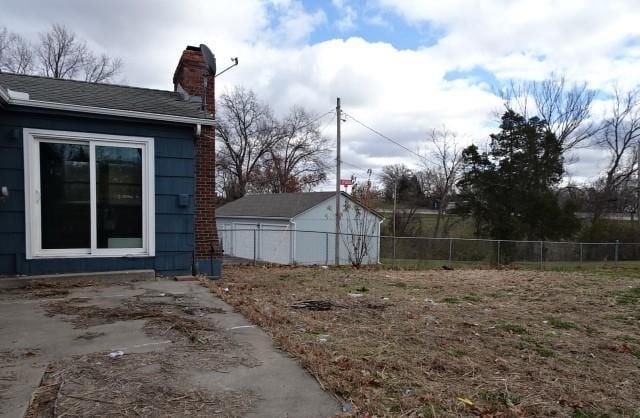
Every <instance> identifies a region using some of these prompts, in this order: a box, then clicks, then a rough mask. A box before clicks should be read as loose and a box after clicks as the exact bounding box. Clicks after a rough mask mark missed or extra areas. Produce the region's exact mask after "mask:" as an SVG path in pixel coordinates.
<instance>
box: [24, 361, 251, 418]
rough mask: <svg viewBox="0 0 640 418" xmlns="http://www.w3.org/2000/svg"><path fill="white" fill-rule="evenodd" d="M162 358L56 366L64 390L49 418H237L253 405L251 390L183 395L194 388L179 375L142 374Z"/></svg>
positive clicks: (199, 391)
mask: <svg viewBox="0 0 640 418" xmlns="http://www.w3.org/2000/svg"><path fill="white" fill-rule="evenodd" d="M165 357H166V356H164V355H163V354H162V353H159V352H150V353H132V354H128V355H127V356H124V357H122V358H119V359H118V360H112V359H108V360H106V362H105V361H104V360H103V359H104V356H103V355H101V354H99V353H98V354H91V355H87V356H76V357H74V358H72V359H69V360H66V361H62V362H60V363H59V364H58V367H59V369H60V370H64V386H62V387H61V389H60V390H59V393H58V394H57V411H56V412H57V413H56V415H51V416H167V417H168V416H193V417H210V416H224V417H238V416H243V415H245V414H246V413H247V412H248V411H249V409H250V408H251V406H252V405H253V403H254V402H255V400H256V399H257V397H256V394H255V393H254V392H253V391H250V390H226V391H220V392H215V393H213V392H209V391H205V390H202V389H199V388H198V387H195V388H194V389H187V388H190V387H191V388H193V385H190V384H186V382H187V380H186V376H183V375H182V374H180V370H175V369H166V368H164V367H160V369H159V371H158V372H157V373H154V374H153V375H150V374H149V373H147V372H145V368H147V367H149V366H152V365H155V364H163V362H164V360H165ZM193 361H198V360H197V357H196V358H194V359H193ZM34 417H35V416H34Z"/></svg>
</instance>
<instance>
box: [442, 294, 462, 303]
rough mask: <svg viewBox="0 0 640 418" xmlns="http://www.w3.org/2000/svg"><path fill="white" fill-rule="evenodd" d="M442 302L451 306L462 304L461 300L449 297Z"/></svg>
mask: <svg viewBox="0 0 640 418" xmlns="http://www.w3.org/2000/svg"><path fill="white" fill-rule="evenodd" d="M442 301H443V302H444V303H448V304H450V305H455V304H458V303H460V299H458V298H456V297H453V296H447V297H446V298H443V299H442Z"/></svg>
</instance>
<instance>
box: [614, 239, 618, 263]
mask: <svg viewBox="0 0 640 418" xmlns="http://www.w3.org/2000/svg"><path fill="white" fill-rule="evenodd" d="M619 244H620V241H618V240H616V246H615V247H614V248H615V250H614V255H613V259H614V260H615V262H616V264H618V257H619V248H618V246H619Z"/></svg>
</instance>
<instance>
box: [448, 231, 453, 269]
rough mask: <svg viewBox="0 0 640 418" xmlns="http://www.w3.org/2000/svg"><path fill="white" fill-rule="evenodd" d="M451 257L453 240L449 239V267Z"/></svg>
mask: <svg viewBox="0 0 640 418" xmlns="http://www.w3.org/2000/svg"><path fill="white" fill-rule="evenodd" d="M452 255H453V238H449V267H451V258H452Z"/></svg>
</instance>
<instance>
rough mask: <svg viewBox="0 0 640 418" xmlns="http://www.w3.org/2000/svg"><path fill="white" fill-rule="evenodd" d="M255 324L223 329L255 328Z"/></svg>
mask: <svg viewBox="0 0 640 418" xmlns="http://www.w3.org/2000/svg"><path fill="white" fill-rule="evenodd" d="M255 327H256V326H255V325H239V326H237V327H231V328H226V329H225V331H233V330H235V329H244V328H255Z"/></svg>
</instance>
